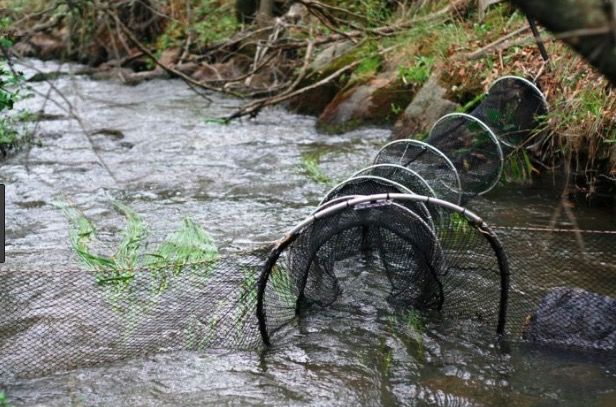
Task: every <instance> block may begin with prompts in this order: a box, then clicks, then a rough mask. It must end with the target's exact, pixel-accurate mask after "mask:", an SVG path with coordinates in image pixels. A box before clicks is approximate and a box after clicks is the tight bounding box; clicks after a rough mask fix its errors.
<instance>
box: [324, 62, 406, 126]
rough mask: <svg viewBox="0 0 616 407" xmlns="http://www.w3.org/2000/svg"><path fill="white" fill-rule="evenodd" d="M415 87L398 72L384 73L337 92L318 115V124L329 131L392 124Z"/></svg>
mask: <svg viewBox="0 0 616 407" xmlns="http://www.w3.org/2000/svg"><path fill="white" fill-rule="evenodd" d="M413 90H414V89H413V87H412V86H408V85H405V84H404V83H403V82H402V81H401V80H399V79H398V77H397V74H396V73H395V72H389V73H383V74H380V75H379V76H377V77H375V78H373V79H370V80H368V81H367V82H365V83H362V84H358V85H355V86H353V87H351V88H349V89H347V90H345V91H342V92H340V93H338V94H337V95H336V97H335V98H334V99H333V100H332V101H331V102H330V103H329V104H328V105H327V107H326V108H325V110H324V111H323V113H321V115H320V116H319V119H318V121H317V127H318V128H319V129H320V130H322V131H325V132H328V133H340V132H344V131H349V130H352V129H354V128H356V127H359V126H360V125H364V124H372V125H380V126H384V125H390V124H393V122H394V120H395V119H396V117H397V116H398V111H397V109H403V108H405V107H406V106H407V105H408V103H409V102H410V101H411V100H412V98H413V93H414V92H413Z"/></svg>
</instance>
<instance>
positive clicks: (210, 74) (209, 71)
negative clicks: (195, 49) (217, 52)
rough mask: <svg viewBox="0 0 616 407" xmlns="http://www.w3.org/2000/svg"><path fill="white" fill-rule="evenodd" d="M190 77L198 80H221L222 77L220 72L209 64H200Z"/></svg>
mask: <svg viewBox="0 0 616 407" xmlns="http://www.w3.org/2000/svg"><path fill="white" fill-rule="evenodd" d="M191 77H192V78H193V79H194V80H196V81H198V82H213V81H222V80H224V78H223V77H222V75H221V74H220V72H219V71H218V70H217V69H216V68H215V67H214V66H212V65H210V64H201V65H199V66H198V67H197V69H195V71H194V72H193V73H192V74H191Z"/></svg>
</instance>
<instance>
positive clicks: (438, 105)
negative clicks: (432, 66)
mask: <svg viewBox="0 0 616 407" xmlns="http://www.w3.org/2000/svg"><path fill="white" fill-rule="evenodd" d="M446 93H447V90H446V89H445V88H444V87H443V86H441V84H440V83H439V80H438V75H432V76H431V77H430V79H429V80H428V81H427V82H426V83H425V84H424V85H423V86H422V87H421V89H420V90H419V91H418V92H417V94H416V95H415V97H414V98H413V101H412V102H411V103H410V104H409V105H408V106H407V108H406V109H405V110H404V113H402V115H400V117H399V118H398V120H397V121H396V124H394V128H393V129H392V132H391V134H392V138H393V139H395V140H397V139H401V138H407V137H412V136H414V135H416V134H418V133H425V132H428V131H430V129H431V128H432V125H433V124H434V123H435V122H436V121H437V120H438V119H440V118H441V117H442V116H444V115H446V114H448V113H451V112H454V111H455V110H456V109H457V108H458V107H459V105H458V104H457V103H454V102H452V101H450V100H448V99H447V98H446V97H445V95H446Z"/></svg>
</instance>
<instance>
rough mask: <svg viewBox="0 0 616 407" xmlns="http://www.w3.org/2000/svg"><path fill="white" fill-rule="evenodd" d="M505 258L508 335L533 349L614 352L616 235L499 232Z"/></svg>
mask: <svg viewBox="0 0 616 407" xmlns="http://www.w3.org/2000/svg"><path fill="white" fill-rule="evenodd" d="M497 232H498V234H499V236H500V238H501V241H502V242H503V246H504V248H505V250H506V251H507V252H508V253H516V254H517V255H515V256H509V257H510V263H511V269H512V274H511V289H510V293H509V297H510V298H509V311H508V331H509V333H510V334H512V336H513V337H514V338H517V337H520V336H523V337H524V338H525V339H527V340H530V341H532V342H535V343H546V344H551V345H565V346H572V347H581V348H585V349H595V350H612V351H613V350H615V349H616V253H615V252H614V250H613V248H614V241H615V239H616V231H593V230H572V229H550V228H544V229H542V228H498V229H497Z"/></svg>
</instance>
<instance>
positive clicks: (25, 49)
mask: <svg viewBox="0 0 616 407" xmlns="http://www.w3.org/2000/svg"><path fill="white" fill-rule="evenodd" d="M11 52H12V53H13V54H14V55H16V56H17V57H19V58H26V57H33V56H35V55H36V50H35V49H34V47H33V46H32V44H30V43H28V42H25V41H19V42H18V43H17V44H15V45H13V46H12V47H11Z"/></svg>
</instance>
